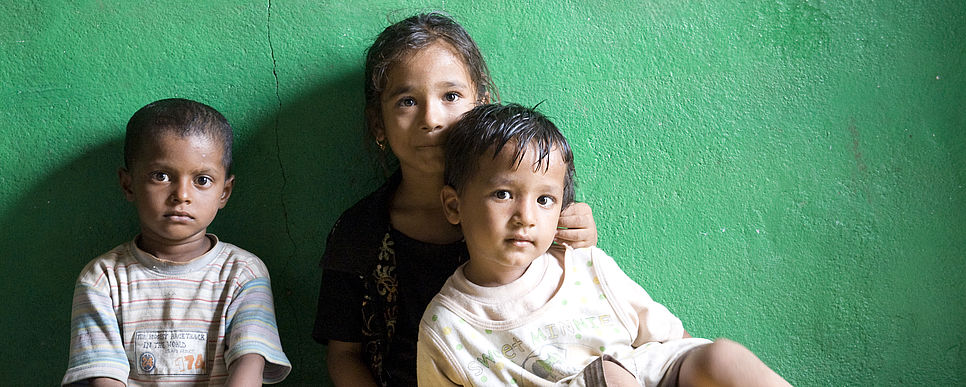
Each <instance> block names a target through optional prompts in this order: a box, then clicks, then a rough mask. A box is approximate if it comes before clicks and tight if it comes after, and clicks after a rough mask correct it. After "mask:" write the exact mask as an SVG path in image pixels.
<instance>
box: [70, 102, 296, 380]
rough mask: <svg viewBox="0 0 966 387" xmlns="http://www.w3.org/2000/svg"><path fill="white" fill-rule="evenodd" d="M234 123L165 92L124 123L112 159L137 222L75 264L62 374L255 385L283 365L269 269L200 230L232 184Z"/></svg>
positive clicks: (276, 376) (277, 375) (279, 375)
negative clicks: (120, 159) (124, 238)
mask: <svg viewBox="0 0 966 387" xmlns="http://www.w3.org/2000/svg"><path fill="white" fill-rule="evenodd" d="M231 146H232V129H231V126H229V124H228V121H226V120H225V118H224V117H223V116H222V115H221V114H220V113H218V112H217V111H215V109H212V108H211V107H209V106H206V105H204V104H201V103H198V102H194V101H189V100H185V99H165V100H160V101H156V102H154V103H151V104H148V105H147V106H145V107H143V108H141V109H140V110H138V111H137V112H136V113H134V115H133V116H132V117H131V120H130V121H128V124H127V135H126V138H125V141H124V164H125V167H124V168H121V169H120V170H119V171H118V176H119V178H120V183H121V188H122V190H123V191H124V195H125V196H126V197H127V200H129V201H131V202H133V203H134V206H135V207H136V209H137V213H138V219H139V223H140V226H141V233H140V234H139V235H138V236H136V237H135V238H134V240H132V241H130V242H128V243H125V244H122V245H120V246H118V247H115V248H114V249H113V250H111V251H110V252H108V253H106V254H104V255H101V256H100V257H97V258H95V259H94V260H93V261H91V262H90V263H88V264H87V266H86V267H84V270H83V271H81V274H80V276H79V277H78V279H77V284H76V286H75V288H74V301H73V308H72V313H71V343H70V362H69V365H68V368H67V374H66V375H65V376H64V379H63V384H73V383H88V382H89V383H90V384H93V385H117V386H122V385H125V384H127V385H141V384H150V385H185V384H205V385H223V384H228V385H232V386H235V385H252V386H255V385H261V384H262V383H263V382H265V383H276V382H279V381H281V380H283V379H284V378H285V376H286V375H288V373H289V371H290V370H291V368H292V366H291V364H290V363H289V361H288V358H286V356H285V354H284V353H283V352H282V346H281V342H280V341H279V337H278V328H277V326H276V324H275V312H274V306H273V303H272V291H271V285H270V283H269V277H268V270H267V269H266V267H265V264H263V263H262V261H260V260H259V259H258V257H256V256H254V255H252V254H251V253H249V252H247V251H245V250H242V249H240V248H238V247H236V246H234V245H231V244H229V243H225V242H221V241H219V240H218V238H217V237H215V236H214V235H212V234H207V233H206V230H207V228H208V225H209V224H211V221H212V220H214V218H215V215H216V214H217V213H218V210H219V209H221V208H222V207H224V206H225V204H226V203H227V202H228V197H229V196H231V192H232V186H233V184H234V176H233V175H232V174H231V164H232V157H231Z"/></svg>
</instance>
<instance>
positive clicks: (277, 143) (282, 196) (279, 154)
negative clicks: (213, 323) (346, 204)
mask: <svg viewBox="0 0 966 387" xmlns="http://www.w3.org/2000/svg"><path fill="white" fill-rule="evenodd" d="M268 49H269V53H270V54H271V57H272V77H274V78H275V101H276V102H277V103H278V108H277V110H276V111H275V125H274V132H275V133H274V134H275V160H276V161H278V169H279V171H280V172H281V175H282V187H281V191H282V192H281V194H280V195H279V196H280V200H279V201H280V202H281V204H282V218H283V221H284V222H285V236H287V237H288V240H289V243H291V244H292V249H293V250H292V255H291V256H290V258H291V257H292V256H296V255H297V254H296V253H297V252H298V244H296V243H295V238H293V237H292V229H291V226H290V225H289V219H288V206H287V205H286V204H285V193H286V188H287V187H288V176H287V175H286V173H285V163H283V162H282V145H281V140H280V139H279V135H278V126H279V116H280V115H281V114H282V96H281V94H280V92H279V89H280V86H279V82H278V62H277V61H276V60H275V45H274V44H273V43H272V0H268ZM289 261H291V260H286V262H289Z"/></svg>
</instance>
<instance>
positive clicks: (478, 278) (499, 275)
mask: <svg viewBox="0 0 966 387" xmlns="http://www.w3.org/2000/svg"><path fill="white" fill-rule="evenodd" d="M491 265H492V264H490V263H479V262H476V261H474V260H473V258H472V257H471V258H470V261H469V262H467V263H466V265H464V266H463V276H464V277H466V279H467V280H468V281H470V282H472V283H474V284H476V285H479V286H483V287H496V286H503V285H506V284H509V283H511V282H513V281H516V280H518V279H520V277H522V276H523V273H526V271H527V268H529V267H530V265H527V266H524V267H507V268H502V269H501V270H493V267H492V266H491Z"/></svg>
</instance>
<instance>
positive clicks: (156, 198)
mask: <svg viewBox="0 0 966 387" xmlns="http://www.w3.org/2000/svg"><path fill="white" fill-rule="evenodd" d="M223 157H224V150H223V148H222V144H221V143H220V141H218V140H214V139H210V138H207V137H206V136H187V137H181V136H178V135H176V134H172V133H166V134H162V135H161V137H160V138H159V139H158V141H156V142H151V143H147V144H144V146H143V147H142V148H141V153H140V154H139V155H137V156H136V157H135V160H134V162H133V163H132V165H130V166H129V167H130V170H125V169H122V170H121V171H120V173H119V175H120V180H121V187H122V188H123V189H124V194H125V196H126V197H127V199H128V200H129V201H131V202H134V205H135V207H137V212H138V217H139V219H140V223H141V239H140V243H141V244H142V245H143V246H142V248H144V249H145V250H146V251H148V252H151V253H155V252H154V251H152V250H157V249H159V248H164V247H171V246H175V245H183V244H187V243H191V242H196V241H199V240H201V239H203V238H205V231H206V230H207V228H208V225H209V224H211V221H212V220H214V219H215V214H217V213H218V210H219V209H221V208H222V207H224V206H225V204H226V203H227V202H228V197H229V196H230V195H231V189H232V184H233V182H234V176H227V171H226V170H225V166H224V164H223V163H222V158H223Z"/></svg>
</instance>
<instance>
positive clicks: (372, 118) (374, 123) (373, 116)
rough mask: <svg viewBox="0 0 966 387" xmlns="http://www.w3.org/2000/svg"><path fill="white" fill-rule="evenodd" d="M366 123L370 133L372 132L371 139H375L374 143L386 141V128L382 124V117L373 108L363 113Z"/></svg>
mask: <svg viewBox="0 0 966 387" xmlns="http://www.w3.org/2000/svg"><path fill="white" fill-rule="evenodd" d="M365 115H366V121H368V122H369V125H370V126H371V127H370V129H369V130H370V131H371V132H372V137H375V139H376V141H380V142H381V141H385V140H386V128H385V125H383V122H382V115H381V114H380V113H379V111H377V109H375V108H366V111H365Z"/></svg>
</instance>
